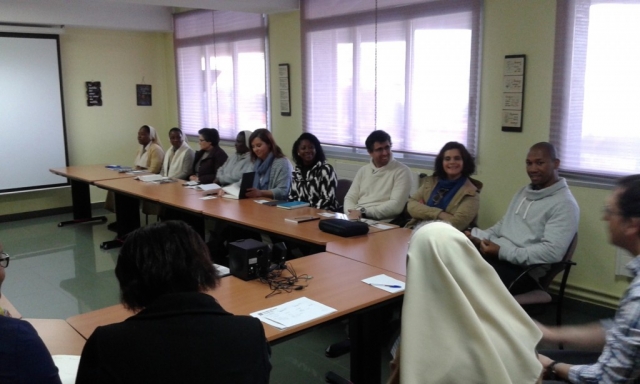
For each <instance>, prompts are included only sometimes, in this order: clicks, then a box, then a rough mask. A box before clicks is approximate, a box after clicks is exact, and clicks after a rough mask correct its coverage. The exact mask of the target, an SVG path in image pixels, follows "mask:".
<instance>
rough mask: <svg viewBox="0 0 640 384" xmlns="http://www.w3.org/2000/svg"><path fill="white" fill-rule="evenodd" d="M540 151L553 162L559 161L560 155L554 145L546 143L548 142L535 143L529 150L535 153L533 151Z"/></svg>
mask: <svg viewBox="0 0 640 384" xmlns="http://www.w3.org/2000/svg"><path fill="white" fill-rule="evenodd" d="M536 149H537V150H539V151H542V152H543V153H544V154H545V155H547V156H548V157H549V158H550V159H551V160H557V159H558V154H557V151H556V147H554V146H553V144H551V143H549V142H546V141H541V142H539V143H535V144H533V145H532V146H531V148H529V151H533V150H536Z"/></svg>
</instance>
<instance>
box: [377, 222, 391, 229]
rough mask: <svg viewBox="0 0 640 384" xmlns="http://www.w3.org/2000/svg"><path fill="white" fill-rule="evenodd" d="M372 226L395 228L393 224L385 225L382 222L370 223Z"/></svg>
mask: <svg viewBox="0 0 640 384" xmlns="http://www.w3.org/2000/svg"><path fill="white" fill-rule="evenodd" d="M371 226H372V227H376V228H378V229H391V228H395V226H393V225H387V224H382V223H376V224H373V225H371Z"/></svg>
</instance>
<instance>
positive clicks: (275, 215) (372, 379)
mask: <svg viewBox="0 0 640 384" xmlns="http://www.w3.org/2000/svg"><path fill="white" fill-rule="evenodd" d="M100 167H102V168H103V169H104V166H87V167H86V168H85V167H83V166H79V167H67V168H65V169H55V170H53V169H52V170H51V172H53V173H56V174H58V175H60V176H64V177H68V178H70V179H71V180H72V181H73V180H76V181H77V183H80V182H81V181H84V182H85V183H87V188H88V184H91V185H95V186H97V187H100V188H104V189H107V190H110V191H113V192H115V197H116V220H117V221H118V223H119V231H118V237H119V238H122V239H123V238H124V236H126V234H127V233H129V232H131V231H133V230H135V229H137V228H138V227H139V226H140V217H139V199H144V200H146V201H151V202H155V203H158V204H160V205H161V206H162V207H165V208H167V209H176V210H178V211H181V212H183V213H186V214H187V215H186V217H187V218H188V219H189V221H191V222H190V224H191V225H194V226H195V227H197V228H204V225H203V224H200V223H204V220H205V219H207V218H213V219H219V220H223V221H225V222H228V223H231V224H233V225H238V226H243V227H247V228H253V229H257V230H260V231H265V232H267V233H270V234H274V235H278V236H282V237H284V238H287V239H292V240H295V241H299V242H302V243H307V244H311V245H314V246H316V247H319V249H321V250H324V249H326V250H327V252H320V253H316V254H314V255H310V256H306V257H303V258H299V259H295V260H290V261H288V263H290V264H291V265H292V266H293V267H294V268H295V270H296V272H297V273H298V274H299V275H300V274H305V273H306V274H309V275H312V276H313V279H311V280H309V285H308V287H306V288H305V289H303V290H301V291H292V292H291V293H283V294H277V295H274V296H271V297H269V298H265V296H266V295H267V294H269V292H270V289H269V288H268V286H267V285H265V284H262V283H260V282H259V281H257V280H253V281H248V282H247V281H243V280H241V279H238V278H236V277H233V276H228V277H225V278H223V279H222V281H221V284H220V286H219V287H218V288H216V290H215V291H214V292H211V294H212V295H213V296H214V297H215V298H216V299H217V300H218V301H219V302H220V304H221V305H222V306H223V308H225V309H226V310H227V311H229V312H231V313H234V314H236V315H248V314H250V313H252V312H256V311H259V310H263V309H266V308H270V307H273V306H276V305H279V304H283V303H285V302H288V301H291V300H294V299H296V298H299V297H303V296H304V297H308V298H309V299H312V300H315V301H318V302H320V303H322V304H324V305H327V306H329V307H332V308H334V309H336V312H333V313H332V314H330V315H328V316H324V317H322V318H319V319H316V320H313V321H310V322H307V323H304V324H301V325H298V326H295V327H291V328H287V329H285V330H279V329H277V328H275V327H272V326H270V325H268V324H264V323H263V326H264V329H265V334H266V336H267V339H268V340H269V341H270V342H281V341H284V340H287V339H288V338H290V337H295V336H296V335H298V334H300V333H301V332H304V331H307V330H309V329H311V328H313V327H316V326H318V325H321V324H323V323H326V322H328V321H332V320H336V319H341V318H349V332H350V338H351V343H352V348H351V363H350V364H351V381H352V382H353V383H379V382H380V380H381V377H380V376H381V375H380V355H379V351H380V345H379V338H378V335H379V334H380V333H381V332H380V328H381V327H382V326H383V325H382V324H381V322H380V313H381V311H380V309H382V308H384V307H387V306H389V305H394V304H395V303H399V302H401V300H402V295H403V293H402V292H399V293H394V294H391V293H388V292H386V291H384V290H381V289H378V288H376V287H372V286H370V285H368V284H365V283H363V282H362V281H361V280H362V279H365V278H368V277H372V276H375V275H380V274H386V275H388V276H391V277H393V278H396V279H398V280H401V281H404V276H405V275H406V257H405V256H406V250H407V245H408V240H409V237H410V234H411V231H410V230H408V229H400V228H397V227H394V228H392V229H386V230H381V229H378V228H375V227H370V232H369V234H368V235H364V236H358V237H353V238H343V237H340V236H336V235H332V234H328V233H325V232H322V231H321V230H320V229H319V228H318V221H317V220H316V221H310V222H305V223H299V224H296V223H291V222H287V221H285V218H293V217H298V216H305V215H314V216H315V215H318V213H322V212H323V211H321V210H317V209H315V208H301V209H296V210H285V209H279V208H276V207H272V206H266V205H262V204H258V203H256V202H255V201H253V199H241V200H235V199H226V198H215V199H210V200H202V197H203V196H204V193H203V192H202V191H197V190H194V189H189V188H185V187H183V186H182V183H181V182H173V183H162V184H154V183H145V182H141V181H139V180H135V179H134V177H133V176H132V175H127V176H128V177H125V176H122V175H123V174H118V173H116V172H113V171H108V170H107V171H106V172H108V173H106V174H105V173H104V171H102V170H101V172H96V176H95V177H91V176H90V175H89V174H90V173H91V171H92V170H95V169H98V168H100ZM114 174H115V175H118V176H117V177H112V178H109V177H110V176H114ZM80 175H82V178H81V177H80ZM101 177H102V179H99V178H101ZM73 185H74V184H73V182H72V189H73V188H74V186H73ZM75 204H76V201H75V200H74V219H75ZM80 204H84V202H82V201H81V202H80ZM89 216H90V212H89ZM321 219H322V218H321ZM131 315H133V313H131V312H129V311H127V310H126V309H125V308H124V307H123V306H122V305H115V306H111V307H107V308H103V309H100V310H96V311H92V312H88V313H84V314H81V315H77V316H73V317H71V318H69V319H67V322H68V324H70V325H71V327H73V328H74V329H75V330H76V331H77V332H78V333H79V334H80V335H81V336H82V337H83V338H88V337H89V336H90V335H91V333H93V331H94V330H95V329H96V327H98V326H102V325H107V324H112V323H116V322H120V321H123V320H125V319H126V318H127V317H129V316H131Z"/></svg>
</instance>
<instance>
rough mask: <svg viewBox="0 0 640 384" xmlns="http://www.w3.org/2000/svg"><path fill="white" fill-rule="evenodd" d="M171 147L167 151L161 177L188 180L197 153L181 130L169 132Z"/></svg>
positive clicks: (174, 129)
mask: <svg viewBox="0 0 640 384" xmlns="http://www.w3.org/2000/svg"><path fill="white" fill-rule="evenodd" d="M169 141H170V142H171V147H170V148H169V149H167V152H166V153H165V156H164V161H163V162H162V172H161V175H162V176H164V177H171V178H174V179H180V180H188V179H189V176H190V175H191V168H192V167H193V158H194V156H195V151H194V150H193V149H192V148H191V147H190V146H189V144H187V142H186V141H185V140H184V133H182V130H181V129H180V128H171V129H170V130H169Z"/></svg>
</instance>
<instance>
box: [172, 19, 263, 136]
mask: <svg viewBox="0 0 640 384" xmlns="http://www.w3.org/2000/svg"><path fill="white" fill-rule="evenodd" d="M266 38H267V21H266V17H265V16H264V15H261V14H254V13H242V12H226V11H193V12H186V13H179V14H176V15H175V16H174V46H175V55H176V72H177V81H178V108H179V115H180V127H181V128H182V130H183V131H184V132H185V133H187V134H191V135H197V134H198V130H200V129H201V128H205V127H207V128H216V129H218V131H219V132H220V138H221V139H226V140H235V137H236V135H237V133H238V132H239V131H241V130H245V129H248V130H255V129H257V128H265V127H267V124H268V121H269V119H268V115H267V114H268V108H267V105H268V103H267V95H268V92H267V87H268V82H267V71H266V68H267V55H266V52H265V47H266Z"/></svg>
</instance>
